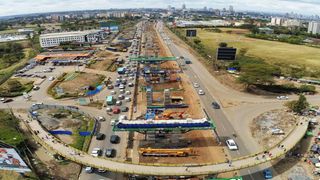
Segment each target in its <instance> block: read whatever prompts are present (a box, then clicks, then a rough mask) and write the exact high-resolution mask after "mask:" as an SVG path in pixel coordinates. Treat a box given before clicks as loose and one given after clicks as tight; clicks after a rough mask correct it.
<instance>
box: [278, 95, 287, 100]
mask: <svg viewBox="0 0 320 180" xmlns="http://www.w3.org/2000/svg"><path fill="white" fill-rule="evenodd" d="M277 99H278V100H288V99H289V97H288V96H277Z"/></svg>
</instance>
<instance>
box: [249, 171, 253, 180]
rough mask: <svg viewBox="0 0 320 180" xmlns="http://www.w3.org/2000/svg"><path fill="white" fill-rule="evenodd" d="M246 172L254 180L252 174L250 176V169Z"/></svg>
mask: <svg viewBox="0 0 320 180" xmlns="http://www.w3.org/2000/svg"><path fill="white" fill-rule="evenodd" d="M248 173H249V176H250V178H251V179H252V180H254V178H253V176H252V174H251V171H250V170H249V169H248Z"/></svg>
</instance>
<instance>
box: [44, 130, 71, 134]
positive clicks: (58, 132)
mask: <svg viewBox="0 0 320 180" xmlns="http://www.w3.org/2000/svg"><path fill="white" fill-rule="evenodd" d="M49 133H51V134H53V135H58V134H64V135H72V132H71V131H63V130H56V131H49Z"/></svg>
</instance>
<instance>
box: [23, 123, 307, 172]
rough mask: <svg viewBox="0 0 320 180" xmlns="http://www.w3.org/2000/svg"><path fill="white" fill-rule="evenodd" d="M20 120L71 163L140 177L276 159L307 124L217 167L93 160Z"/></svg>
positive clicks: (216, 169)
mask: <svg viewBox="0 0 320 180" xmlns="http://www.w3.org/2000/svg"><path fill="white" fill-rule="evenodd" d="M21 118H23V119H24V120H23V121H24V122H25V124H26V126H27V127H28V129H29V130H30V131H31V132H32V133H33V135H34V138H35V140H36V141H37V142H38V143H40V144H41V145H42V146H44V147H45V148H46V149H48V150H50V151H53V152H55V153H57V154H59V155H61V156H63V157H65V158H67V159H70V160H71V161H74V162H77V163H80V164H83V165H86V166H91V167H95V168H101V169H106V170H109V171H114V172H121V173H128V174H142V175H158V176H163V175H174V176H182V175H207V174H217V173H222V172H229V171H234V170H239V169H244V168H247V167H252V166H256V165H258V164H262V163H265V162H268V161H270V160H273V159H276V158H278V157H280V156H282V155H284V154H285V153H286V152H287V151H289V150H290V149H292V148H293V147H294V146H295V145H296V144H297V143H298V142H299V141H300V140H301V139H302V138H303V136H304V135H305V133H306V131H307V128H308V122H307V121H306V120H301V121H300V122H299V123H297V125H296V127H295V129H294V130H293V131H291V133H290V134H289V135H288V136H287V137H286V138H285V139H284V140H283V141H282V142H281V143H280V144H279V145H277V146H275V147H273V148H272V149H270V150H268V151H265V152H261V153H258V154H255V155H251V156H246V157H242V158H238V159H232V160H230V161H228V162H223V163H218V164H202V165H200V164H188V165H182V164H177V165H172V164H132V163H130V162H124V161H122V162H120V161H114V160H111V159H107V158H104V157H93V156H91V155H90V154H87V153H86V152H82V151H79V150H77V149H74V148H72V147H70V146H68V145H66V144H64V143H62V142H61V141H60V140H59V139H56V138H55V137H54V136H52V135H51V134H49V133H48V132H47V131H46V130H45V129H43V128H42V126H41V125H40V124H39V122H38V121H36V120H26V119H25V118H26V117H21Z"/></svg>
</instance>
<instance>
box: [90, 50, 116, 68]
mask: <svg viewBox="0 0 320 180" xmlns="http://www.w3.org/2000/svg"><path fill="white" fill-rule="evenodd" d="M118 55H119V54H115V53H111V52H108V51H100V52H98V53H97V54H96V55H95V57H96V58H98V59H99V60H97V61H96V62H95V63H94V64H91V65H90V67H89V68H90V69H96V70H101V71H106V70H108V69H109V67H110V66H111V65H112V64H113V63H114V62H115V59H116V57H118Z"/></svg>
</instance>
